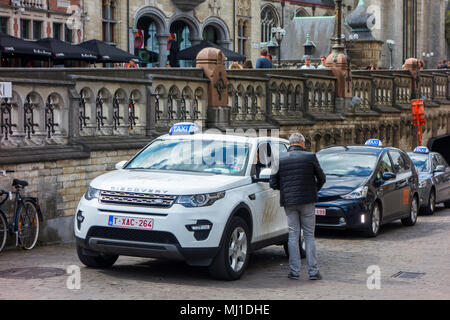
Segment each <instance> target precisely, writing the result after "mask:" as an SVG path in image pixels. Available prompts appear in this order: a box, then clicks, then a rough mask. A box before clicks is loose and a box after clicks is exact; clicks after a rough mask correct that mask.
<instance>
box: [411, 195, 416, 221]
mask: <svg viewBox="0 0 450 320" xmlns="http://www.w3.org/2000/svg"><path fill="white" fill-rule="evenodd" d="M416 219H417V200H416V198H414V199H413V201H412V203H411V220H412V221H413V222H414V221H416Z"/></svg>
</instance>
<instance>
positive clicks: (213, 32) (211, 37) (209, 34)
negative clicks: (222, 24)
mask: <svg viewBox="0 0 450 320" xmlns="http://www.w3.org/2000/svg"><path fill="white" fill-rule="evenodd" d="M203 40H206V41H208V42H212V43H216V44H217V40H219V35H218V31H217V28H216V27H214V26H206V27H205V29H204V30H203Z"/></svg>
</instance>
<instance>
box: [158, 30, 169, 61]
mask: <svg viewBox="0 0 450 320" xmlns="http://www.w3.org/2000/svg"><path fill="white" fill-rule="evenodd" d="M156 37H157V38H158V43H159V66H160V67H165V66H166V64H167V39H169V35H168V34H159V35H157V36H156Z"/></svg>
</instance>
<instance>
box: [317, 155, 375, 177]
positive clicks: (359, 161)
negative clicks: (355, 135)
mask: <svg viewBox="0 0 450 320" xmlns="http://www.w3.org/2000/svg"><path fill="white" fill-rule="evenodd" d="M317 158H318V159H319V163H320V166H321V167H322V169H323V171H324V173H325V174H326V175H335V176H358V177H368V176H370V175H371V174H372V172H373V170H374V169H375V166H376V164H377V156H376V155H373V154H357V153H348V152H345V153H322V154H321V153H318V154H317Z"/></svg>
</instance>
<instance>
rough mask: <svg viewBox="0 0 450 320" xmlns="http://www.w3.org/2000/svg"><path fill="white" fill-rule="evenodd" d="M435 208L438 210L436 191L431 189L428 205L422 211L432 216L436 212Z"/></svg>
mask: <svg viewBox="0 0 450 320" xmlns="http://www.w3.org/2000/svg"><path fill="white" fill-rule="evenodd" d="M434 210H436V193H435V191H434V190H433V189H432V190H431V191H430V195H429V196H428V203H427V206H426V207H424V208H423V209H422V213H423V214H424V215H427V216H431V215H433V214H434Z"/></svg>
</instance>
